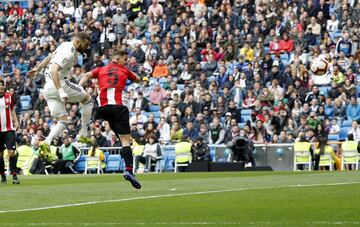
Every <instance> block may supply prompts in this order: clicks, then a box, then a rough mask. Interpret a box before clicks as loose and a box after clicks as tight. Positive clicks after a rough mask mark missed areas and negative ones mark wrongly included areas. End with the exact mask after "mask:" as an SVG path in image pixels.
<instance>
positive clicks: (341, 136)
mask: <svg viewBox="0 0 360 227" xmlns="http://www.w3.org/2000/svg"><path fill="white" fill-rule="evenodd" d="M346 139H347V131H346V129H343V128H341V129H340V133H339V140H340V141H344V140H346Z"/></svg>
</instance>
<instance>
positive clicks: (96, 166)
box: [84, 156, 104, 174]
mask: <svg viewBox="0 0 360 227" xmlns="http://www.w3.org/2000/svg"><path fill="white" fill-rule="evenodd" d="M91 170H96V173H97V174H100V173H104V172H103V169H102V167H101V162H100V160H99V157H89V156H86V161H85V172H84V173H85V174H88V172H91Z"/></svg>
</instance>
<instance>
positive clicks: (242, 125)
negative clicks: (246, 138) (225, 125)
mask: <svg viewBox="0 0 360 227" xmlns="http://www.w3.org/2000/svg"><path fill="white" fill-rule="evenodd" d="M245 125H246V124H245V122H241V123H238V126H239V128H244V126H245Z"/></svg>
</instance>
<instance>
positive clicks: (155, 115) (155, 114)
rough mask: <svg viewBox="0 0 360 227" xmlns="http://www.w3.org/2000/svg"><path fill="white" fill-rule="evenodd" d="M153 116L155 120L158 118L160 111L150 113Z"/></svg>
mask: <svg viewBox="0 0 360 227" xmlns="http://www.w3.org/2000/svg"><path fill="white" fill-rule="evenodd" d="M151 113H152V114H153V115H154V117H155V118H160V114H161V113H160V111H158V112H151Z"/></svg>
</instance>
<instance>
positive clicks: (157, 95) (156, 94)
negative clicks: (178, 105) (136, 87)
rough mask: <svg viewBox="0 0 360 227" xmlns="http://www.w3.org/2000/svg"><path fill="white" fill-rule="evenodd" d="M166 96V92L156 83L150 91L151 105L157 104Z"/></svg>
mask: <svg viewBox="0 0 360 227" xmlns="http://www.w3.org/2000/svg"><path fill="white" fill-rule="evenodd" d="M166 97H167V92H166V91H165V90H164V89H163V88H161V86H160V84H159V83H156V84H155V86H154V89H153V90H152V91H151V92H150V102H151V103H152V104H153V105H159V104H160V102H161V101H162V100H164V99H165V98H166Z"/></svg>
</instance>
